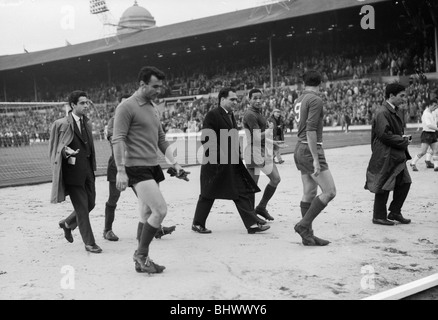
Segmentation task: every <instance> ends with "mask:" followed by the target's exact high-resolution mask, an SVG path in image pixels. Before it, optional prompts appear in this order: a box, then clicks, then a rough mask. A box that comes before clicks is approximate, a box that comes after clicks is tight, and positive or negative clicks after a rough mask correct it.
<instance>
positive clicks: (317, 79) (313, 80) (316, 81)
mask: <svg viewBox="0 0 438 320" xmlns="http://www.w3.org/2000/svg"><path fill="white" fill-rule="evenodd" d="M303 80H304V85H306V86H310V87H317V86H319V85H320V84H321V82H322V75H321V73H320V72H319V71H317V70H308V71H306V72H305V73H304V74H303Z"/></svg>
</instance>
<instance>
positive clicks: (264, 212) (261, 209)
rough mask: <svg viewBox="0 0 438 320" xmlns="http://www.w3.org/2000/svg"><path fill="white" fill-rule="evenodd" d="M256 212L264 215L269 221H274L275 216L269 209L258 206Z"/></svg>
mask: <svg viewBox="0 0 438 320" xmlns="http://www.w3.org/2000/svg"><path fill="white" fill-rule="evenodd" d="M255 213H256V214H258V215H260V216H262V217H263V218H265V219H266V220H268V221H273V220H274V218H273V217H272V216H271V215H270V214H269V212H268V210H266V208H262V207H259V206H257V207H256V208H255Z"/></svg>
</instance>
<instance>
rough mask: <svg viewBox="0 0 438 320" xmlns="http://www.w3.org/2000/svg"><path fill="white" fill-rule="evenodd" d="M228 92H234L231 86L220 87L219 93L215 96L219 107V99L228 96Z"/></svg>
mask: <svg viewBox="0 0 438 320" xmlns="http://www.w3.org/2000/svg"><path fill="white" fill-rule="evenodd" d="M230 92H234V93H236V90H235V89H233V88H222V89H221V91H219V95H218V96H217V99H218V106H219V107H220V106H221V99H222V98H228V96H229V95H230Z"/></svg>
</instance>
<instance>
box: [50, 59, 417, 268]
mask: <svg viewBox="0 0 438 320" xmlns="http://www.w3.org/2000/svg"><path fill="white" fill-rule="evenodd" d="M164 78H165V75H164V74H163V72H161V71H160V70H158V69H157V68H155V67H144V68H142V69H141V71H140V74H139V78H138V83H139V88H138V90H137V91H136V92H135V93H134V94H133V95H132V96H129V97H125V98H126V99H124V100H123V101H121V103H120V104H119V105H118V106H117V108H116V110H115V117H114V120H113V121H114V127H113V128H114V129H113V132H112V130H111V133H112V134H110V135H109V139H110V141H111V148H112V150H113V155H112V157H111V159H110V161H109V166H108V167H109V169H108V181H109V190H110V196H109V199H108V201H107V203H106V209H105V229H104V238H105V239H107V240H110V241H117V240H118V237H117V236H116V235H115V234H114V232H113V231H112V223H113V221H114V212H115V208H116V206H117V201H118V198H119V197H120V192H121V191H124V190H125V189H126V188H127V187H131V188H132V189H133V191H134V192H135V194H136V196H137V199H138V214H139V223H138V228H137V239H138V246H137V248H136V250H135V251H134V254H133V261H134V265H135V270H136V271H137V272H140V273H161V272H163V270H164V269H165V267H164V266H161V265H159V264H157V263H155V262H153V261H152V260H151V258H150V250H149V249H150V245H151V243H152V240H153V238H154V237H155V238H159V237H161V236H162V235H164V234H168V233H171V232H172V231H173V230H174V229H175V228H174V227H170V228H167V227H163V226H162V222H163V220H164V218H165V217H166V215H167V204H166V201H165V200H164V198H163V195H162V193H161V191H160V188H159V184H160V182H162V181H163V180H164V174H163V171H162V169H161V167H160V166H159V164H158V156H157V154H158V150H159V151H161V152H162V153H163V154H164V155H165V156H166V158H167V160H168V162H169V163H170V164H171V165H172V167H173V168H174V170H175V175H176V176H177V177H179V178H184V179H185V180H188V179H187V174H188V172H186V171H184V169H183V168H182V167H181V166H180V165H179V164H178V163H177V162H176V160H175V159H174V157H173V151H172V148H170V145H169V143H168V142H167V141H166V139H165V133H164V132H163V129H162V126H161V122H160V115H159V112H158V110H157V109H156V108H155V106H154V104H153V101H154V100H155V99H156V98H157V96H158V95H159V94H160V92H161V90H162V88H163V80H164ZM303 79H304V85H305V90H304V91H303V92H302V94H301V96H299V97H298V99H297V100H296V101H295V108H294V111H295V117H296V120H297V123H298V143H297V145H296V148H295V152H294V161H295V164H296V167H297V169H298V170H299V171H300V172H301V180H302V188H303V196H302V198H301V201H300V208H301V214H302V219H301V220H300V221H299V222H298V223H297V224H296V225H295V227H294V230H295V231H296V232H297V233H298V234H299V235H300V236H301V239H302V243H303V245H305V246H326V245H328V244H329V243H330V242H329V241H328V240H324V239H321V238H318V237H316V236H315V233H314V231H313V225H312V224H313V221H314V220H315V219H316V217H317V216H318V215H319V214H320V213H321V212H322V211H323V210H324V209H325V207H326V206H327V205H328V203H329V202H330V201H332V200H333V199H334V198H335V196H336V187H335V183H334V179H333V177H332V174H331V172H330V170H329V167H328V164H327V161H326V158H325V154H324V149H323V119H324V110H323V100H322V98H321V96H320V92H319V87H320V84H321V81H322V77H321V74H320V73H319V72H317V71H313V70H310V71H307V72H306V73H305V74H304V77H303ZM262 98H263V93H262V91H260V90H258V89H253V90H251V91H250V92H249V101H250V106H249V108H248V110H247V111H246V113H245V115H244V119H243V125H244V128H245V131H246V137H247V139H248V144H247V145H248V148H247V149H246V150H244V152H242V150H240V143H239V132H238V130H237V124H236V120H235V118H234V114H233V109H234V108H235V107H236V106H237V99H238V98H237V94H236V92H235V91H234V90H233V89H231V88H223V89H222V90H221V91H220V92H219V95H218V106H217V107H216V108H213V109H212V110H210V111H209V112H208V113H207V114H206V116H205V119H204V123H203V129H202V136H201V142H202V144H203V147H204V159H203V162H202V166H201V175H200V183H201V190H200V195H199V198H198V202H197V205H196V209H195V213H194V218H193V223H192V230H193V231H194V232H197V233H200V234H210V233H212V231H211V230H209V229H208V228H207V226H206V222H207V218H208V215H209V213H210V211H211V209H212V206H213V204H214V201H215V200H216V199H226V200H233V202H234V203H235V205H236V208H237V211H238V213H239V215H240V217H241V219H242V221H243V224H244V226H245V228H246V230H247V232H248V233H249V234H255V233H260V232H265V231H267V230H268V229H269V228H270V226H269V225H268V224H267V220H268V221H272V220H274V217H273V216H272V215H271V214H270V213H269V211H268V204H269V201H270V199H271V198H272V197H273V196H274V194H275V192H276V189H277V186H278V185H279V183H280V182H281V178H280V174H279V171H278V168H277V166H276V163H275V161H274V149H276V150H278V149H279V148H281V147H282V146H283V144H284V141H282V139H278V138H274V137H273V134H272V130H270V129H269V123H268V121H267V119H265V118H264V116H263V115H262V110H261V108H262ZM386 99H387V101H386V103H385V104H384V105H383V106H382V107H381V108H380V109H379V110H378V111H377V113H376V116H375V119H374V122H373V128H372V151H373V155H372V157H371V160H370V164H369V167H368V169H367V175H366V188H367V189H368V190H370V191H371V192H373V193H375V204H374V218H373V222H374V223H377V224H385V225H389V224H390V222H391V221H389V220H388V219H392V220H398V221H399V222H401V223H409V222H410V221H409V222H408V220H407V219H405V218H404V217H403V216H402V214H401V208H402V205H403V203H404V201H405V199H406V197H407V194H408V191H409V187H410V183H411V180H410V177H409V172H408V171H407V167H406V161H407V160H408V159H410V156H409V153H408V151H407V146H408V145H409V143H410V140H409V137H408V136H405V135H404V133H403V125H402V120H401V118H400V116H399V115H398V109H397V108H398V106H399V105H400V104H402V103H403V101H404V99H405V92H404V87H403V86H401V85H398V84H397V85H396V84H394V85H388V86H387V90H386ZM69 105H70V107H71V112H70V113H69V114H68V115H67V116H66V117H65V118H63V119H59V120H57V121H55V123H54V124H53V126H52V128H51V135H50V157H51V164H52V171H53V184H52V196H51V202H52V203H59V202H62V201H64V200H65V198H66V196H67V195H69V196H70V199H71V201H72V204H73V207H74V211H73V213H72V214H71V215H70V216H69V217H68V218H66V219H65V220H62V221H61V222H60V223H59V225H60V227H61V228H62V229H63V230H64V235H65V238H66V239H67V240H68V241H69V242H73V236H72V230H73V229H74V228H75V227H76V226H78V227H79V231H80V233H81V236H82V240H83V242H84V243H85V249H86V250H87V251H89V252H92V253H100V252H102V249H101V248H100V247H99V246H98V245H97V244H96V241H95V239H94V236H93V232H92V229H91V224H90V219H89V214H90V212H91V211H92V210H93V208H94V206H95V198H96V191H95V186H94V182H95V176H94V171H95V169H96V160H95V149H94V144H93V139H92V135H91V125H90V123H89V120H88V119H87V117H86V112H87V109H88V107H89V105H90V101H89V99H88V96H87V94H86V93H85V92H82V91H75V92H73V93H72V94H71V95H70V97H69ZM277 118H278V117H277ZM112 126H113V123H112V122H111V126H110V128H111V129H112ZM274 127H275V126H274ZM277 159H278V158H277ZM280 159H281V158H280ZM243 160H245V162H244V161H243ZM261 173H264V174H265V175H266V176H267V177H268V178H269V183H268V184H267V186H266V187H265V189H264V191H263V194H262V197H261V200H260V202H259V203H258V204H256V203H255V193H257V192H260V191H261V190H260V189H259V187H258V186H257V184H258V180H259V176H260V174H261ZM318 188H320V189H321V193H320V194H318ZM390 191H394V200H393V202H392V204H391V206H390V208H389V210H390V214H389V216H387V212H386V202H387V200H388V195H389V192H390ZM391 223H392V222H391Z"/></svg>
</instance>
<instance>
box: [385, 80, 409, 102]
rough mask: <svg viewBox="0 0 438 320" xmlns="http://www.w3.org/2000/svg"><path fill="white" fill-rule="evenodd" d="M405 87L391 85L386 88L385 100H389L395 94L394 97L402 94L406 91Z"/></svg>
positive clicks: (397, 84)
mask: <svg viewBox="0 0 438 320" xmlns="http://www.w3.org/2000/svg"><path fill="white" fill-rule="evenodd" d="M405 90H406V88H405V86H403V85H401V84H400V83H397V82H395V83H390V84H388V85H387V86H386V89H385V99H389V96H390V95H391V94H393V95H394V96H396V95H398V94H399V93H400V92H402V91H405Z"/></svg>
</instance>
